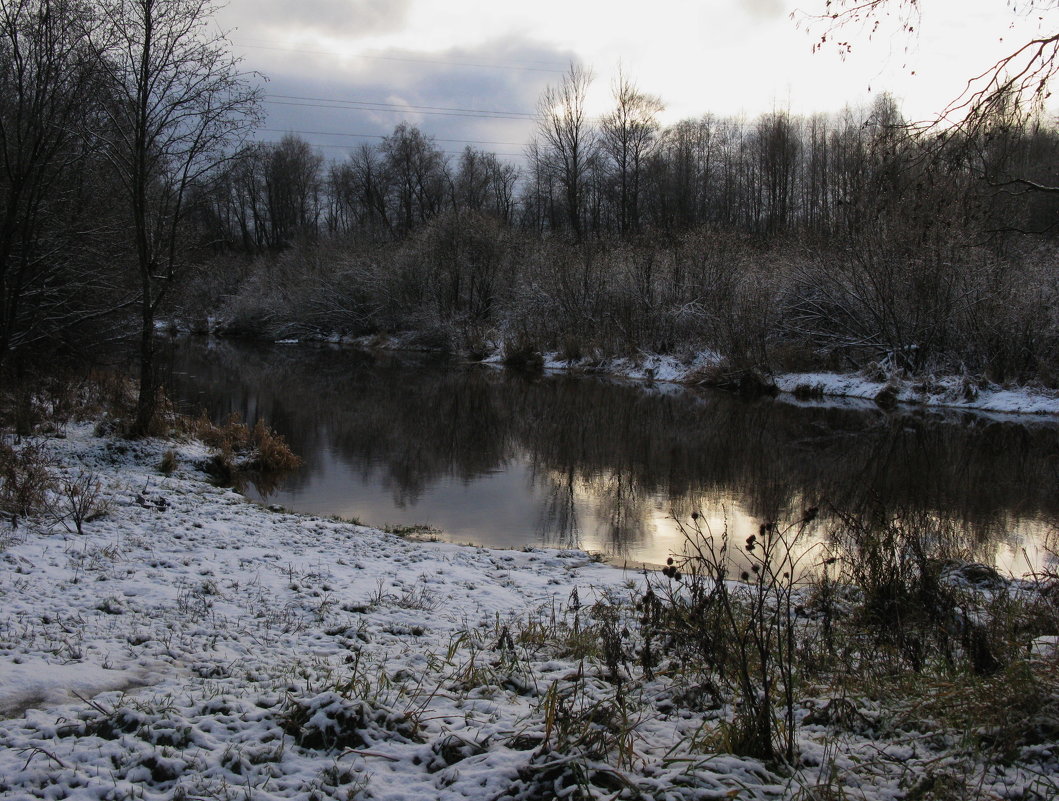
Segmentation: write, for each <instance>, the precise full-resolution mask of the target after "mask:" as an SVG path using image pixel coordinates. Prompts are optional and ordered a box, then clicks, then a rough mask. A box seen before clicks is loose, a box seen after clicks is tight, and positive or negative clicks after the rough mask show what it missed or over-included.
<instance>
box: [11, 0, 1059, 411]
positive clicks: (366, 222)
mask: <svg viewBox="0 0 1059 801" xmlns="http://www.w3.org/2000/svg"><path fill="white" fill-rule="evenodd" d="M206 11H207V7H206V6H204V5H203V4H202V3H201V2H193V0H181V2H177V3H172V4H165V5H162V4H151V3H133V2H128V1H127V0H124V1H119V0H84V1H80V0H78V1H75V0H59V1H58V2H51V1H49V2H43V0H19V2H10V3H5V4H4V6H3V17H2V19H0V26H2V31H0V32H2V42H0V65H2V73H0V105H2V108H0V126H2V129H0V133H2V142H0V145H2V147H0V162H2V164H0V166H2V168H3V169H2V174H0V175H2V177H0V214H2V221H0V296H2V304H0V369H3V370H4V374H5V375H12V374H18V375H22V374H24V373H25V372H26V371H28V370H31V368H32V365H34V364H40V363H41V360H42V358H51V357H52V356H57V355H60V354H67V355H75V356H78V357H82V356H84V355H85V354H87V353H98V352H99V351H100V349H101V348H105V346H106V343H107V342H111V341H114V340H115V339H116V338H121V337H128V336H130V335H132V336H135V337H138V338H139V340H140V348H141V352H142V354H143V361H144V368H143V372H142V377H143V378H145V379H147V381H146V383H147V384H148V385H151V384H152V383H153V378H152V377H151V376H152V370H153V367H152V356H151V354H152V352H153V347H154V346H153V338H154V336H155V333H154V329H155V325H156V323H157V322H158V321H159V320H168V321H171V323H172V324H173V325H175V326H177V327H189V328H191V329H193V330H203V331H204V330H210V331H214V332H223V333H228V334H238V335H247V336H253V337H263V338H268V339H276V338H282V337H290V336H299V337H312V336H319V337H327V336H334V335H339V336H360V335H366V334H395V333H402V334H406V335H410V336H413V338H414V339H415V341H416V342H418V343H419V344H420V345H421V346H425V347H431V348H438V349H449V350H454V351H456V352H460V353H466V354H470V355H474V354H478V353H484V352H486V351H488V349H489V348H490V347H491V346H498V345H499V346H500V347H502V348H503V349H504V351H505V352H506V353H507V354H509V355H510V357H511V358H512V359H514V360H517V359H518V358H520V354H522V355H523V356H527V355H532V354H533V353H537V352H542V351H552V352H558V353H559V354H560V355H561V356H564V357H568V358H585V357H593V356H614V355H624V354H632V353H638V352H646V353H658V354H671V353H688V352H696V351H702V350H704V349H708V350H712V351H713V352H715V353H717V354H719V355H720V356H721V357H722V359H723V362H724V364H725V366H726V369H727V370H730V371H736V372H738V371H746V370H753V371H757V372H760V373H763V374H768V373H770V372H772V371H776V370H792V369H810V368H828V369H833V370H846V371H849V370H859V369H864V368H867V367H870V366H873V365H877V366H880V367H882V368H883V369H886V370H891V369H898V370H906V371H910V372H911V373H913V374H916V373H922V372H924V371H939V372H942V373H947V374H970V375H975V376H983V377H985V378H987V379H989V380H993V381H998V382H1007V381H1015V382H1030V381H1039V382H1042V383H1043V384H1045V385H1048V386H1051V385H1053V384H1054V383H1055V381H1056V380H1057V373H1056V370H1057V369H1059V364H1057V361H1056V352H1057V351H1056V347H1055V345H1056V337H1057V333H1059V321H1057V319H1056V315H1055V307H1056V303H1055V299H1056V298H1055V293H1056V276H1055V274H1054V270H1053V269H1052V260H1053V257H1054V230H1053V229H1054V222H1055V214H1056V210H1057V206H1056V200H1055V194H1054V191H1052V187H1053V184H1054V183H1055V177H1056V176H1055V170H1056V167H1055V165H1056V157H1057V148H1059V133H1057V131H1056V129H1055V127H1054V125H1053V122H1052V118H1051V116H1050V115H1048V114H1046V113H1043V111H1042V107H1041V104H1040V103H1033V102H1030V103H1027V102H1025V100H1026V97H1025V95H1026V91H1025V90H1026V87H1025V86H1023V85H1019V84H1017V83H1016V82H1014V81H1008V82H1007V83H1003V82H998V83H997V84H996V85H995V86H991V87H988V88H989V89H990V91H989V92H988V93H982V94H980V95H979V96H977V97H976V98H973V99H974V100H975V101H976V102H975V103H973V104H970V105H968V106H966V107H965V108H963V109H962V111H964V112H966V111H967V110H968V109H970V111H971V112H972V113H971V114H969V115H966V117H965V119H964V121H963V122H962V123H961V124H948V125H941V124H934V125H927V126H924V125H917V124H914V121H910V120H906V119H905V118H904V117H903V115H902V111H901V108H900V107H899V105H898V104H897V102H896V101H895V100H894V99H893V98H891V97H890V96H888V95H886V94H885V93H883V94H878V95H877V96H876V97H875V100H874V101H872V102H871V103H870V104H869V105H867V106H863V107H850V108H847V110H846V111H844V112H842V113H839V114H829V115H815V116H813V115H808V116H807V115H799V114H795V113H792V112H789V111H787V110H784V109H780V108H777V109H776V110H774V111H771V112H769V113H766V114H763V115H760V116H757V117H754V118H749V119H747V118H728V117H718V116H715V115H712V114H710V113H709V112H708V110H704V112H703V114H702V115H701V116H699V117H696V118H693V119H686V120H683V121H680V122H678V123H676V124H673V125H666V126H663V125H661V124H660V122H659V114H660V112H661V111H662V110H663V108H664V103H665V100H664V98H660V97H657V96H654V95H652V94H649V93H645V92H643V91H641V90H640V89H638V87H637V84H636V80H635V76H628V75H621V76H620V77H619V79H617V80H616V81H615V83H614V85H613V87H611V88H612V95H613V104H612V108H611V109H610V111H608V112H607V113H606V114H603V115H602V116H600V117H598V118H592V117H589V115H588V114H587V112H586V110H585V94H586V91H587V89H588V87H589V85H590V83H591V82H592V80H593V75H592V71H591V70H590V69H589V68H587V67H582V66H579V65H571V66H570V68H569V70H568V72H567V73H566V74H565V75H563V76H562V77H561V78H560V79H559V80H557V81H556V82H555V83H554V84H552V85H550V86H549V87H548V88H547V90H546V91H545V92H544V93H543V94H542V96H541V97H540V99H539V102H538V108H537V129H536V133H535V135H534V136H533V138H532V139H531V141H529V142H527V143H526V145H525V159H524V162H523V163H522V164H517V163H513V162H508V161H504V160H502V159H500V158H498V157H497V156H496V155H494V154H493V153H491V152H488V151H487V150H480V149H475V148H473V147H471V146H468V147H466V149H464V150H463V151H462V152H461V153H459V155H455V156H449V155H447V154H445V153H444V152H443V151H442V150H441V149H440V147H439V145H438V144H437V143H436V142H435V141H434V139H433V138H432V136H431V135H430V132H429V131H427V130H423V129H421V128H419V127H417V126H415V125H412V124H409V123H405V122H401V123H398V124H397V125H396V126H395V127H394V128H393V131H392V133H390V134H389V135H387V136H384V137H382V138H381V140H380V141H378V142H376V143H366V144H362V145H360V146H359V147H353V148H351V149H350V151H349V152H348V154H347V155H344V156H338V157H336V158H335V159H333V160H325V158H324V157H323V155H322V154H321V153H320V152H319V151H318V150H315V149H314V148H313V147H312V146H311V145H309V144H308V143H307V142H306V141H304V140H302V139H300V138H299V137H298V136H297V135H294V134H289V135H286V136H284V137H283V138H282V139H281V140H279V141H276V142H261V141H254V139H253V136H252V133H253V126H254V124H255V122H256V120H257V119H258V118H259V116H260V112H261V109H260V91H261V88H260V80H261V76H256V75H250V74H244V73H242V72H240V68H239V64H238V62H237V61H235V60H234V59H233V58H232V57H231V55H230V53H229V52H228V50H227V49H226V42H225V40H224V38H223V37H219V36H217V35H215V34H213V33H212V32H211V30H212V29H210V28H209V26H208V25H207V19H208V16H207V15H206ZM144 14H146V16H144ZM1031 94H1032V93H1031ZM86 98H87V99H89V100H88V101H87V102H86ZM1032 99H1033V98H1032V97H1031V100H1032ZM136 332H139V333H136ZM12 371H13V372H12ZM147 405H149V404H146V401H145V405H144V413H145V414H146V406H147ZM143 422H144V421H142V420H141V423H143ZM144 424H145V423H144Z"/></svg>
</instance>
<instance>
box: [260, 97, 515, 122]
mask: <svg viewBox="0 0 1059 801" xmlns="http://www.w3.org/2000/svg"><path fill="white" fill-rule="evenodd" d="M265 102H266V103H268V104H270V105H275V106H301V107H304V108H323V109H334V110H336V111H382V112H389V113H391V114H409V113H415V114H424V115H427V116H431V117H470V118H471V119H476V120H521V121H523V122H531V121H532V120H531V119H529V118H527V117H513V116H510V115H505V114H490V113H488V112H482V113H480V114H471V113H469V112H459V111H420V110H417V109H413V108H407V107H406V108H368V107H364V106H360V107H356V106H341V105H333V104H332V105H325V104H322V103H301V102H297V101H293V100H269V99H267V98H266V99H265Z"/></svg>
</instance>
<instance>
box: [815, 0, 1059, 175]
mask: <svg viewBox="0 0 1059 801" xmlns="http://www.w3.org/2000/svg"><path fill="white" fill-rule="evenodd" d="M922 6H923V0H825V2H824V10H823V12H821V13H818V14H806V15H803V18H802V21H803V22H806V23H808V24H809V25H810V27H811V28H812V29H814V31H818V34H817V35H818V37H819V38H818V39H817V41H816V43H815V44H814V45H813V49H814V50H817V49H820V48H822V47H826V46H833V47H836V48H838V50H839V51H840V52H842V53H849V52H851V51H852V50H853V44H852V42H851V40H850V38H847V37H846V33H847V32H848V31H849V30H851V29H858V30H860V31H862V32H863V31H867V32H868V34H869V35H871V36H874V35H876V34H877V33H878V32H879V31H880V30H885V29H886V28H888V27H894V26H895V27H896V28H897V29H898V30H899V31H900V32H901V33H903V34H906V35H908V36H914V35H915V34H916V32H917V31H918V30H919V25H920V21H921V16H920V12H921V8H922ZM1007 6H1008V8H1009V10H1010V12H1011V15H1012V19H1013V21H1014V20H1015V19H1016V18H1018V17H1022V18H1024V19H1027V20H1032V19H1034V18H1036V21H1037V33H1036V34H1035V35H1031V36H1030V37H1029V38H1028V39H1026V40H1024V41H1021V42H1018V43H1016V44H1015V45H1013V46H1012V48H1011V49H1010V50H1008V51H1007V52H1006V53H1005V54H1004V55H1003V56H1001V57H1000V58H998V59H997V60H996V61H994V62H992V63H990V64H983V66H982V69H981V71H980V72H978V73H977V74H975V75H972V76H969V77H968V79H967V81H966V83H965V85H964V88H963V91H962V92H960V93H959V94H958V95H957V96H956V97H955V98H954V99H953V100H952V102H951V103H949V105H948V106H947V107H946V108H945V109H943V110H942V111H941V113H940V114H939V115H938V122H946V123H958V124H960V125H962V127H963V128H965V129H968V130H973V129H975V128H977V127H978V126H979V125H982V124H987V123H988V121H989V119H990V118H991V117H993V116H994V115H995V114H996V113H998V112H1000V111H1004V110H1007V109H1008V108H1009V105H1010V102H1011V99H1012V98H1014V99H1015V101H1016V103H1017V105H1018V106H1019V107H1026V108H1034V107H1036V108H1039V107H1040V106H1041V104H1043V103H1044V101H1045V100H1046V99H1047V98H1048V97H1049V89H1048V86H1049V83H1050V81H1051V79H1052V78H1053V77H1055V74H1056V73H1057V72H1059V31H1057V30H1056V28H1057V27H1059V17H1057V16H1056V12H1057V11H1059V3H1057V2H1056V0H1013V2H1008V3H1007ZM1003 35H1004V32H1001V36H1003ZM1002 40H1003V39H1002ZM1056 191H1059V187H1057V188H1056Z"/></svg>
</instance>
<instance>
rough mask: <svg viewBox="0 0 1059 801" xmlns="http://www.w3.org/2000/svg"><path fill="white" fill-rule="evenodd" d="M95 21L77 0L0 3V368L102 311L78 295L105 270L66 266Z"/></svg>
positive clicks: (78, 218)
mask: <svg viewBox="0 0 1059 801" xmlns="http://www.w3.org/2000/svg"><path fill="white" fill-rule="evenodd" d="M93 25H94V21H93V19H92V14H91V10H90V8H88V7H87V6H86V5H85V4H83V3H80V2H76V0H11V1H10V2H6V1H5V2H4V3H2V4H0V365H2V364H3V362H4V360H5V357H6V356H8V355H9V354H10V353H12V352H14V351H17V350H19V349H20V348H24V347H27V346H29V345H31V344H34V343H36V342H38V341H40V340H41V339H44V338H48V337H52V336H56V335H57V334H58V333H59V332H61V331H63V330H67V329H69V328H71V327H73V326H75V325H77V324H79V323H81V322H84V321H85V320H86V319H88V318H90V317H92V316H94V315H97V314H99V313H100V310H99V309H98V308H93V307H91V306H89V305H86V304H85V303H84V302H83V301H84V299H85V294H86V290H88V289H89V286H90V285H91V284H93V283H96V282H99V281H102V280H103V278H104V277H103V276H102V275H101V274H100V273H98V272H96V271H88V270H85V269H84V262H83V261H81V262H80V263H79V264H78V265H77V266H75V265H74V264H73V262H74V261H76V260H77V257H75V256H74V253H75V252H77V250H78V249H77V248H75V247H73V240H74V239H75V238H76V237H77V236H78V235H80V237H81V245H82V247H81V249H80V250H81V251H82V253H83V251H85V250H87V248H85V247H84V246H85V245H86V244H87V241H86V239H87V234H88V232H87V231H86V230H85V227H83V226H86V225H87V221H86V220H85V217H84V215H83V212H84V210H85V209H84V203H85V196H84V191H83V189H84V184H83V183H82V182H83V181H84V180H85V179H86V175H87V174H90V173H91V170H90V169H89V168H87V167H86V161H87V159H88V157H89V155H90V145H89V143H88V142H87V141H86V137H85V136H82V135H81V134H83V133H84V132H86V131H87V130H89V129H90V128H91V117H92V112H91V111H90V110H89V107H88V105H87V104H86V103H85V98H86V97H91V96H98V95H99V90H100V87H99V82H98V73H97V70H96V59H95V58H94V57H93V46H92V41H91V34H92V30H93ZM79 229H80V230H79Z"/></svg>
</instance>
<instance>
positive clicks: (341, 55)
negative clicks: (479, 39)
mask: <svg viewBox="0 0 1059 801" xmlns="http://www.w3.org/2000/svg"><path fill="white" fill-rule="evenodd" d="M232 44H233V45H235V46H236V47H248V48H251V49H254V50H279V51H281V52H285V53H308V54H310V55H316V56H335V57H337V58H349V57H350V56H351V55H352V57H354V58H364V59H371V60H373V61H406V62H410V63H413V64H443V65H445V66H446V67H470V68H472V69H489V70H521V71H524V72H551V73H563V72H566V70H565V69H555V68H548V67H530V66H526V65H520V64H479V63H476V62H471V61H445V60H442V59H433V58H410V57H408V56H368V55H363V54H361V53H355V54H350V53H336V52H334V51H328V50H302V49H300V48H295V47H275V46H271V45H252V44H246V43H239V42H233V43H232Z"/></svg>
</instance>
